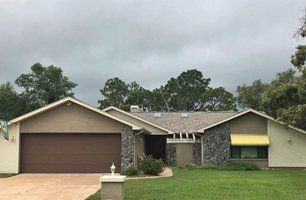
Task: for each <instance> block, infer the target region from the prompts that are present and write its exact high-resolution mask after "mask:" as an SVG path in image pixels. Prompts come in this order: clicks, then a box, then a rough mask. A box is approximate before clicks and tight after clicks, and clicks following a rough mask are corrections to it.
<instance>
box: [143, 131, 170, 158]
mask: <svg viewBox="0 0 306 200" xmlns="http://www.w3.org/2000/svg"><path fill="white" fill-rule="evenodd" d="M166 139H167V138H166V136H164V135H147V136H145V154H146V155H151V156H153V158H155V159H162V160H163V161H165V151H166Z"/></svg>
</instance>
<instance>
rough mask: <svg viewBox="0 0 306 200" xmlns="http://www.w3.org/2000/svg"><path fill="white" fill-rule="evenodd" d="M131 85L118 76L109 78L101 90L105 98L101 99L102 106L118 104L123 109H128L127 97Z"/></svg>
mask: <svg viewBox="0 0 306 200" xmlns="http://www.w3.org/2000/svg"><path fill="white" fill-rule="evenodd" d="M128 87H129V86H128V85H127V84H126V83H125V82H124V81H122V80H120V79H119V78H118V77H116V78H112V79H108V80H107V81H106V83H105V86H104V88H103V89H101V90H100V92H101V94H102V95H103V99H101V100H99V101H98V102H99V103H100V108H106V107H108V106H116V107H118V108H120V109H123V110H128V109H129V108H128V106H127V105H126V99H127V96H128V93H129V91H128V89H129V88H128Z"/></svg>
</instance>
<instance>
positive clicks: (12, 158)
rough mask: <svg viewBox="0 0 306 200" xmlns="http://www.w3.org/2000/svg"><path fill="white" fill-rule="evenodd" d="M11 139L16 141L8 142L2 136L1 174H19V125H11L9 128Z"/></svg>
mask: <svg viewBox="0 0 306 200" xmlns="http://www.w3.org/2000/svg"><path fill="white" fill-rule="evenodd" d="M8 131H9V138H10V139H11V138H12V136H13V137H14V138H15V141H13V142H12V141H7V140H5V139H4V138H3V137H2V135H1V136H0V173H18V172H19V141H20V140H19V138H20V134H19V123H17V124H11V125H9V127H8Z"/></svg>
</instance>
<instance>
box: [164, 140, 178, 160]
mask: <svg viewBox="0 0 306 200" xmlns="http://www.w3.org/2000/svg"><path fill="white" fill-rule="evenodd" d="M166 164H167V165H176V144H174V143H167V144H166Z"/></svg>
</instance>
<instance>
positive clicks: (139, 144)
mask: <svg viewBox="0 0 306 200" xmlns="http://www.w3.org/2000/svg"><path fill="white" fill-rule="evenodd" d="M144 144H145V141H144V135H141V134H140V135H136V136H135V156H136V158H135V166H137V165H138V162H139V159H141V157H143V155H144V153H145V146H144Z"/></svg>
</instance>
